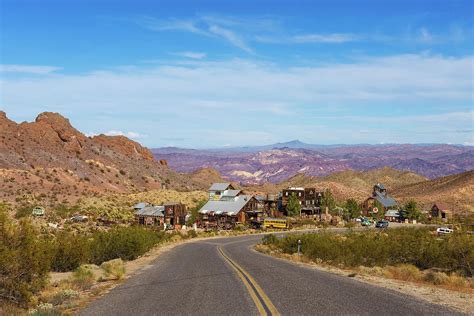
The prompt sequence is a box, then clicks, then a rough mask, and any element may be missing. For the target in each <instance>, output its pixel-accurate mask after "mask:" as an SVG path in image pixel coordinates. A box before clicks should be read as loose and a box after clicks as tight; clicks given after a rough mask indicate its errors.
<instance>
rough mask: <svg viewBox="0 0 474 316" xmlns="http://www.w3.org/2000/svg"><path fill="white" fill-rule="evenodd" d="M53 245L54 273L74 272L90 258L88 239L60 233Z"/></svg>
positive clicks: (52, 265) (52, 267) (52, 263)
mask: <svg viewBox="0 0 474 316" xmlns="http://www.w3.org/2000/svg"><path fill="white" fill-rule="evenodd" d="M51 244H52V248H53V249H54V256H53V258H52V262H51V269H52V270H53V271H58V272H65V271H72V270H74V269H77V268H78V267H79V266H80V265H81V264H84V263H87V262H88V260H89V258H90V245H89V241H88V239H87V238H86V237H83V236H76V235H73V234H71V233H68V232H60V233H58V234H57V235H56V238H55V239H54V240H53V241H52V242H51Z"/></svg>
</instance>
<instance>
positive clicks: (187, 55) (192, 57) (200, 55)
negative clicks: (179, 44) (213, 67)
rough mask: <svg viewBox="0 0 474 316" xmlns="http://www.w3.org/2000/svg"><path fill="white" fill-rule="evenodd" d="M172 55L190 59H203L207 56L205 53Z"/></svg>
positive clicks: (178, 53)
mask: <svg viewBox="0 0 474 316" xmlns="http://www.w3.org/2000/svg"><path fill="white" fill-rule="evenodd" d="M174 55H176V56H181V57H186V58H191V59H203V58H205V57H206V56H207V54H206V53H200V52H177V53H174Z"/></svg>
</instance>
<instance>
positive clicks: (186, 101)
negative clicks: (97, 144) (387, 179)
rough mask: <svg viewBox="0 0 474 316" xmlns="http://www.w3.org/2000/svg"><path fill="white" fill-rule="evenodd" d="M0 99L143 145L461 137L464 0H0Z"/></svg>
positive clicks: (473, 136) (467, 56)
mask: <svg viewBox="0 0 474 316" xmlns="http://www.w3.org/2000/svg"><path fill="white" fill-rule="evenodd" d="M0 5H1V8H0V12H1V23H2V25H1V29H0V41H1V42H0V44H1V45H0V46H1V48H0V49H1V55H0V64H1V65H0V109H1V110H3V111H5V112H7V115H8V116H9V117H10V118H11V119H13V120H15V121H18V122H21V121H31V120H34V118H35V117H36V115H37V114H38V113H40V112H43V111H54V112H60V113H62V114H63V115H65V116H67V117H68V118H69V119H70V120H71V122H72V123H73V125H74V126H75V127H77V128H78V129H80V130H81V131H83V132H84V133H87V134H88V135H94V134H98V133H107V134H110V135H126V136H128V137H130V138H133V139H135V140H138V141H139V142H141V143H142V144H144V145H146V146H149V147H160V146H179V147H195V148H203V147H223V146H237V145H262V144H269V143H273V142H282V141H288V140H292V139H300V140H301V141H304V142H308V143H315V144H334V143H337V144H340V143H346V144H354V143H456V144H464V145H474V131H473V128H474V105H473V102H474V100H473V89H474V83H473V67H474V66H473V62H474V52H473V48H474V46H473V43H474V30H473V21H474V19H473V2H472V1H457V0H451V1H444V0H441V1H436V0H426V1H414V0H406V1H402V0H399V1H378V0H374V1H353V0H347V1H339V0H336V1H334V0H333V1H316V0H312V1H297V0H291V1H290V0H288V1H264V0H261V1H258V0H239V1H230V0H229V1H218V0H215V1H179V0H174V1H159V2H158V1H143V0H135V1H132V0H129V1H119V0H116V1H112V0H96V1H91V0H82V1H80V0H70V1H51V0H42V1H38V0H36V1H34V0H30V1H25V0H0Z"/></svg>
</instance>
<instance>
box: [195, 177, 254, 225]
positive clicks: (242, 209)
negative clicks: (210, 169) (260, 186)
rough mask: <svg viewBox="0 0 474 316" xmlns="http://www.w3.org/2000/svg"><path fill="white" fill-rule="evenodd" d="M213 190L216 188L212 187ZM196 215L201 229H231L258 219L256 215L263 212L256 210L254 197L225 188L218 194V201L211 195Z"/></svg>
mask: <svg viewBox="0 0 474 316" xmlns="http://www.w3.org/2000/svg"><path fill="white" fill-rule="evenodd" d="M222 187H224V186H221V187H219V188H222ZM213 188H216V186H215V185H213V186H212V187H211V189H213ZM210 197H211V195H210ZM198 213H199V218H198V225H199V226H200V227H202V228H206V229H231V228H234V227H235V225H237V224H238V223H242V224H245V223H248V222H249V221H250V220H252V219H254V218H258V217H259V215H258V214H259V213H263V212H262V211H261V210H259V209H258V201H257V199H256V198H255V197H254V196H252V195H245V194H243V192H242V191H240V190H235V189H232V188H230V187H227V189H226V190H224V191H222V192H220V193H219V199H217V196H216V195H215V194H214V195H212V198H210V199H209V201H208V202H207V203H206V204H205V205H204V206H203V207H202V208H201V209H200V210H199V212H198Z"/></svg>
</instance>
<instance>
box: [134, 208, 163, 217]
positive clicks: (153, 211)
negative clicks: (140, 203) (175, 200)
mask: <svg viewBox="0 0 474 316" xmlns="http://www.w3.org/2000/svg"><path fill="white" fill-rule="evenodd" d="M164 211H165V207H164V206H147V207H144V208H142V209H140V210H138V211H136V212H135V215H140V216H164Z"/></svg>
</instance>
